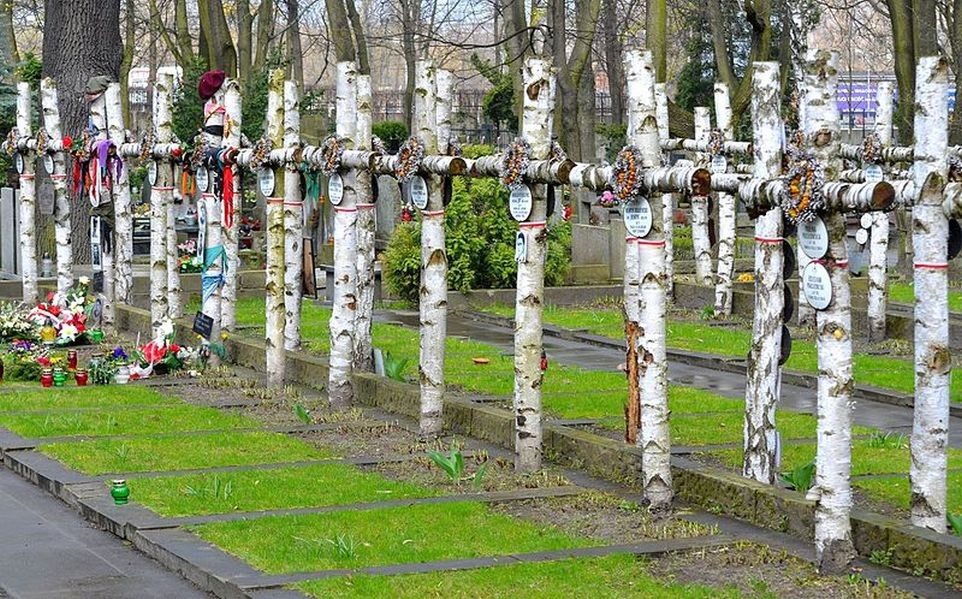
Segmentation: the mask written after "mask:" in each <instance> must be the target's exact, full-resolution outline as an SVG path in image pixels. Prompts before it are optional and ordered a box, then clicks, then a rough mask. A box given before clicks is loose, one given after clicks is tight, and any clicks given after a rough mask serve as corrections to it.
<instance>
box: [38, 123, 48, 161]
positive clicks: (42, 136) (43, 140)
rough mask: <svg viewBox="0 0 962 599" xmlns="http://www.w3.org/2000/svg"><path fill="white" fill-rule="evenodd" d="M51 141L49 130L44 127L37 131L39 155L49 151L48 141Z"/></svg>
mask: <svg viewBox="0 0 962 599" xmlns="http://www.w3.org/2000/svg"><path fill="white" fill-rule="evenodd" d="M49 141H50V136H48V135H47V130H46V129H44V128H43V127H41V128H40V130H39V131H37V156H43V155H44V154H46V153H47V143H48V142H49Z"/></svg>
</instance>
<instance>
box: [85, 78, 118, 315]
mask: <svg viewBox="0 0 962 599" xmlns="http://www.w3.org/2000/svg"><path fill="white" fill-rule="evenodd" d="M89 110H90V122H91V123H92V124H93V125H94V126H95V127H96V128H97V131H98V133H97V135H96V139H97V140H103V139H107V94H106V93H103V94H100V96H99V97H98V98H97V99H95V100H94V101H93V102H91V103H90V109H89ZM104 191H106V190H104ZM100 203H101V205H104V204H106V205H108V206H110V204H111V198H110V197H109V196H105V195H101V196H100ZM111 207H112V206H111ZM102 235H103V234H102ZM112 235H113V233H112V232H110V233H107V235H106V236H105V237H104V236H102V239H101V246H100V247H101V253H100V261H101V266H100V268H101V271H102V272H103V275H104V290H103V298H104V310H103V317H102V318H101V325H102V328H103V329H104V330H107V331H110V330H112V329H113V325H114V301H115V300H116V292H115V291H116V290H115V284H114V255H113V246H114V242H113V238H112Z"/></svg>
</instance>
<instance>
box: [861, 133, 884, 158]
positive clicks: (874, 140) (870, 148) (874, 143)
mask: <svg viewBox="0 0 962 599" xmlns="http://www.w3.org/2000/svg"><path fill="white" fill-rule="evenodd" d="M858 153H859V158H861V159H862V162H863V163H865V164H881V163H882V138H880V137H879V135H878V133H875V132H872V133H869V134H868V135H866V136H865V139H863V140H862V147H861V148H859V151H858Z"/></svg>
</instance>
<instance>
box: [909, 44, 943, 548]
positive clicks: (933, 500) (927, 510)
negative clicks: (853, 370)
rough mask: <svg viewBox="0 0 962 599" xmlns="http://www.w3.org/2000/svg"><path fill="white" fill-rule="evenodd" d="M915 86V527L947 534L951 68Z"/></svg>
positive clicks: (938, 67) (938, 64) (925, 68)
mask: <svg viewBox="0 0 962 599" xmlns="http://www.w3.org/2000/svg"><path fill="white" fill-rule="evenodd" d="M916 77H917V78H916V88H915V165H914V169H913V175H914V177H913V178H914V180H915V187H916V189H918V190H920V193H919V196H918V200H917V201H916V202H915V206H914V207H913V208H912V246H913V248H914V262H915V264H914V272H915V278H914V280H915V409H914V412H913V414H914V420H913V425H912V468H911V470H910V472H909V476H910V480H911V484H912V505H911V507H912V524H914V525H916V526H921V527H924V528H929V529H931V530H934V531H936V532H939V533H944V532H945V514H946V464H947V454H946V452H947V446H948V432H949V375H950V373H951V369H952V357H951V354H950V351H949V311H948V276H947V275H948V267H947V257H948V256H947V251H948V250H947V243H946V240H947V239H948V219H947V218H946V216H945V212H944V210H943V195H944V194H943V186H944V185H945V179H946V177H947V174H948V165H947V161H946V147H947V145H948V139H947V135H948V123H947V115H948V104H947V93H946V92H947V87H948V66H947V64H946V62H945V61H944V59H940V58H939V57H935V56H932V57H923V58H921V59H920V60H919V64H918V70H917V75H916Z"/></svg>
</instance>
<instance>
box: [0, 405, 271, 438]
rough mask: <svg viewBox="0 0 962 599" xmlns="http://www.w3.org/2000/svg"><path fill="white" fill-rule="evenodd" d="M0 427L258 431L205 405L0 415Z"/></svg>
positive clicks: (62, 432)
mask: <svg viewBox="0 0 962 599" xmlns="http://www.w3.org/2000/svg"><path fill="white" fill-rule="evenodd" d="M0 426H3V427H5V428H8V429H10V430H12V431H13V432H15V433H17V434H18V435H23V436H24V437H28V438H35V437H58V436H67V435H89V436H98V435H122V434H130V435H142V434H151V433H173V432H181V431H195V430H216V429H230V428H257V427H258V423H257V422H255V421H253V420H251V419H249V418H247V417H245V416H241V415H238V414H227V413H225V412H222V411H220V410H217V409H214V408H208V407H202V406H190V405H172V406H169V407H160V408H136V409H127V410H104V411H99V410H98V411H89V412H57V411H50V412H35V413H26V414H25V413H22V412H21V413H8V414H4V413H0Z"/></svg>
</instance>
